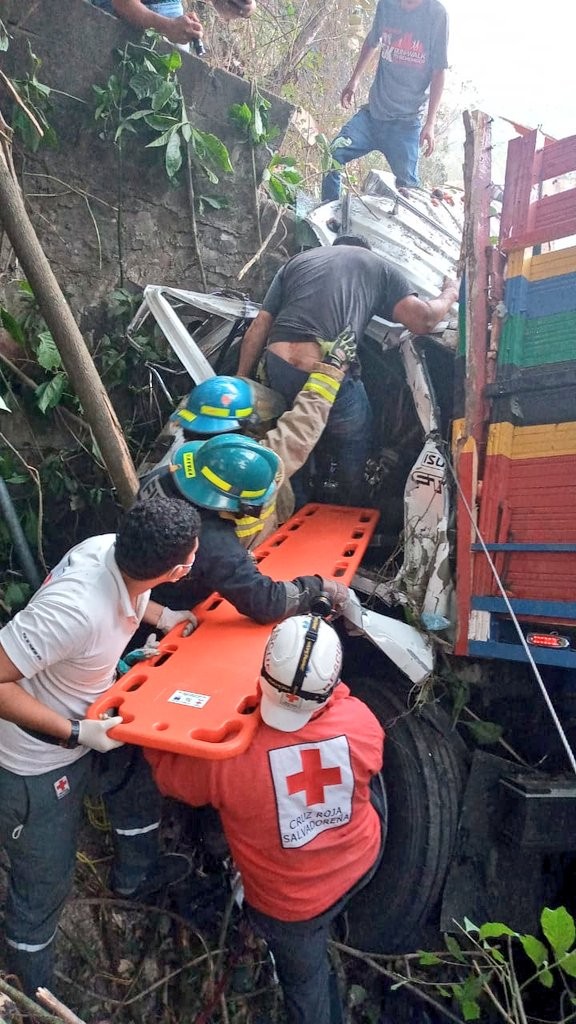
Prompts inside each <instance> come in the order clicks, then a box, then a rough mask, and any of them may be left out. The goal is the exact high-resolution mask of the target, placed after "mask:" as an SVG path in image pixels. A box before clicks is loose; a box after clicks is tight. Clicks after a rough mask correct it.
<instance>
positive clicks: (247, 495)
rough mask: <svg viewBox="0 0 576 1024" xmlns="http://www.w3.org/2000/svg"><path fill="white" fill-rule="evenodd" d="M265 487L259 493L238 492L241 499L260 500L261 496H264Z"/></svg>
mask: <svg viewBox="0 0 576 1024" xmlns="http://www.w3.org/2000/svg"><path fill="white" fill-rule="evenodd" d="M267 489H268V488H267V487H262V488H261V490H259V491H240V497H241V498H261V497H262V495H263V494H266V491H267Z"/></svg>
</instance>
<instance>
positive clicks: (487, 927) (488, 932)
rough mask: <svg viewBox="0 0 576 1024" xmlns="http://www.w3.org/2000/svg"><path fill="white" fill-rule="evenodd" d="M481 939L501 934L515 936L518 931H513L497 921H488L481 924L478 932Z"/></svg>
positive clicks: (494, 937)
mask: <svg viewBox="0 0 576 1024" xmlns="http://www.w3.org/2000/svg"><path fill="white" fill-rule="evenodd" d="M478 934H479V936H480V938H481V939H499V938H500V937H501V936H502V935H512V936H515V935H517V934H518V933H517V932H513V931H512V929H511V928H509V927H508V925H507V924H500V923H499V922H497V921H488V922H487V924H483V925H482V927H481V928H480V930H479V932H478Z"/></svg>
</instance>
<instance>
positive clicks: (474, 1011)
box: [460, 999, 480, 1020]
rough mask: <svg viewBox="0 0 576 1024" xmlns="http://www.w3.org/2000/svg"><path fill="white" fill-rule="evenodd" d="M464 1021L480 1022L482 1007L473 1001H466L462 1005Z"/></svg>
mask: <svg viewBox="0 0 576 1024" xmlns="http://www.w3.org/2000/svg"><path fill="white" fill-rule="evenodd" d="M460 1007H461V1010H462V1014H463V1016H464V1020H479V1018H480V1007H479V1005H478V1003H477V1002H476V1001H475V1000H473V999H465V1000H464V1001H463V1002H462V1003H461V1004H460Z"/></svg>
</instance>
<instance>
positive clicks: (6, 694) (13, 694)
mask: <svg viewBox="0 0 576 1024" xmlns="http://www.w3.org/2000/svg"><path fill="white" fill-rule="evenodd" d="M21 678H22V673H21V671H20V669H19V668H17V667H16V665H15V664H14V662H13V661H11V660H10V658H9V657H8V655H7V654H6V651H5V650H4V648H3V647H2V645H1V644H0V718H4V719H5V720H6V721H7V722H14V723H15V724H16V725H20V726H23V727H24V728H25V729H34V730H35V732H45V733H47V734H48V735H49V736H54V737H55V738H56V739H60V740H66V739H67V738H68V737H69V736H70V728H71V726H70V721H69V719H68V718H64V716H63V715H60V714H58V712H57V711H52V710H51V709H50V708H48V707H46V705H45V704H42V703H41V701H39V700H36V697H32V696H31V694H29V693H26V690H23V689H22V687H21V686H20V683H19V680H20V679H21Z"/></svg>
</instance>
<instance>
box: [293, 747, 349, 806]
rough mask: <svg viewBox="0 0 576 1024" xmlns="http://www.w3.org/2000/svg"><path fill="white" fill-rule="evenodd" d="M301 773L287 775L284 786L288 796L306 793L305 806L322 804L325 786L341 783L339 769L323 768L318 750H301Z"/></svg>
mask: <svg viewBox="0 0 576 1024" xmlns="http://www.w3.org/2000/svg"><path fill="white" fill-rule="evenodd" d="M300 756H301V758H302V771H301V772H296V773H295V774H294V775H288V776H287V778H286V785H287V787H288V795H289V796H294V794H295V793H301V792H302V791H304V792H305V793H306V806H307V807H311V806H312V804H323V803H324V801H325V798H324V789H325V788H326V787H327V786H339V785H340V783H341V782H342V772H341V771H340V769H339V768H323V767H322V757H321V755H320V751H319V750H314V749H313V750H302V751H300Z"/></svg>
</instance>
